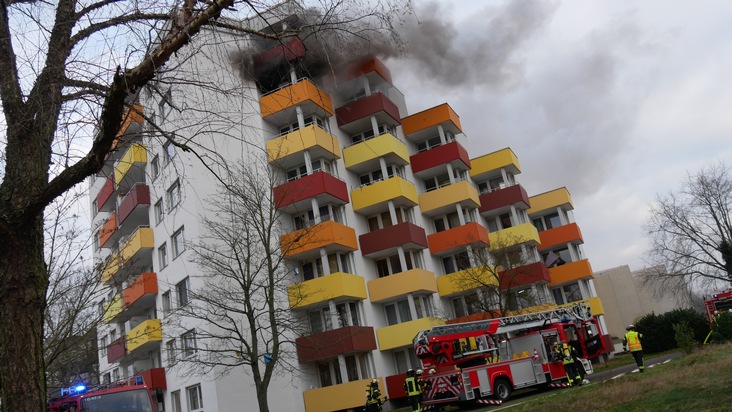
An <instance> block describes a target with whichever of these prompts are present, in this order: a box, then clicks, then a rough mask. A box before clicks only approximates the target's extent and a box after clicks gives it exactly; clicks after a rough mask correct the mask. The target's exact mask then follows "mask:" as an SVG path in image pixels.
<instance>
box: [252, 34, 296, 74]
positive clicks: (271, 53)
mask: <svg viewBox="0 0 732 412" xmlns="http://www.w3.org/2000/svg"><path fill="white" fill-rule="evenodd" d="M304 55H305V45H304V44H303V42H302V40H300V38H298V37H291V38H289V39H287V40H284V41H282V43H278V44H277V45H276V46H274V47H270V48H269V49H267V50H264V51H262V52H260V53H257V54H255V55H254V56H253V57H252V60H253V63H254V74H255V76H259V75H261V74H262V73H263V72H266V71H267V70H269V69H271V68H273V67H276V66H279V65H281V64H282V63H285V62H290V61H293V60H295V59H297V58H299V57H303V56H304Z"/></svg>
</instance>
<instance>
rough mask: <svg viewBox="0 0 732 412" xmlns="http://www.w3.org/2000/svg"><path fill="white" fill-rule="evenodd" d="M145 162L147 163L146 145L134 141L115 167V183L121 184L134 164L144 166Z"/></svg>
mask: <svg viewBox="0 0 732 412" xmlns="http://www.w3.org/2000/svg"><path fill="white" fill-rule="evenodd" d="M145 163H147V150H146V149H145V146H144V145H142V144H139V143H134V144H133V145H131V146H130V147H129V148H127V151H126V152H125V154H124V155H123V156H122V158H121V159H120V160H119V162H117V165H116V166H115V167H114V183H115V184H117V185H119V184H120V183H122V179H124V178H125V176H127V172H129V171H130V169H132V167H133V166H139V167H141V168H144V166H145Z"/></svg>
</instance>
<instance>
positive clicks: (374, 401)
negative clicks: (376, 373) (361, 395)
mask: <svg viewBox="0 0 732 412" xmlns="http://www.w3.org/2000/svg"><path fill="white" fill-rule="evenodd" d="M385 401H386V399H384V400H383V401H382V400H381V391H380V390H379V381H377V380H376V379H372V380H371V383H369V385H368V386H366V406H365V407H364V411H365V412H379V411H381V405H383V404H384V402H385Z"/></svg>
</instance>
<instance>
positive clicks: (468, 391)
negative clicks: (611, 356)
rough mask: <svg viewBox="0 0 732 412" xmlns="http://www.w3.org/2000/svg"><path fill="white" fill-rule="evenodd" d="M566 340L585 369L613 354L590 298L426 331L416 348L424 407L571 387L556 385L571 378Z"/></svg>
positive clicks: (488, 400)
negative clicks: (565, 355) (531, 389)
mask: <svg viewBox="0 0 732 412" xmlns="http://www.w3.org/2000/svg"><path fill="white" fill-rule="evenodd" d="M563 342H567V343H568V344H570V345H572V346H574V347H575V349H577V352H578V354H579V357H580V359H579V360H580V362H581V364H582V366H583V367H584V369H585V373H592V364H591V363H590V361H589V360H591V359H594V358H597V357H599V356H600V355H602V354H604V353H608V352H609V350H608V349H609V348H607V347H606V346H607V343H606V342H607V340H606V339H603V337H602V334H601V329H600V324H599V322H598V319H597V318H596V317H594V316H593V315H592V313H591V311H590V306H589V303H587V302H577V303H574V304H570V305H566V306H563V307H558V308H555V309H552V310H548V311H543V312H537V313H530V314H522V315H517V316H509V317H504V318H496V319H487V320H481V321H475V322H465V323H457V324H448V325H441V326H435V327H432V328H431V329H429V330H424V331H421V332H419V333H418V334H417V336H416V337H415V338H414V348H415V351H416V353H417V357H418V358H419V359H420V360H421V361H422V368H423V370H424V371H425V372H424V374H423V375H422V380H423V381H425V384H426V385H425V387H426V388H427V389H426V390H425V393H424V394H423V402H422V405H424V406H425V407H427V408H431V407H434V406H438V405H449V404H460V403H463V402H474V403H479V404H500V403H501V402H504V401H506V400H508V399H509V397H510V396H511V392H512V391H513V390H516V389H521V388H527V387H531V386H538V385H545V386H566V385H563V384H560V385H556V383H558V381H560V380H562V379H565V378H566V373H565V371H564V364H563V362H562V359H561V352H560V350H559V348H560V347H561V345H562V343H563ZM582 378H583V379H584V376H582Z"/></svg>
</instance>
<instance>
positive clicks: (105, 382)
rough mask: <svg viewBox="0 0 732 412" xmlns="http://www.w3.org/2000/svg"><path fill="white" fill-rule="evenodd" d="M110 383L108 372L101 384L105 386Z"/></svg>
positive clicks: (110, 377)
mask: <svg viewBox="0 0 732 412" xmlns="http://www.w3.org/2000/svg"><path fill="white" fill-rule="evenodd" d="M110 383H112V376H110V374H109V372H107V373H105V374H104V376H103V377H102V384H103V385H107V384H110Z"/></svg>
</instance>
